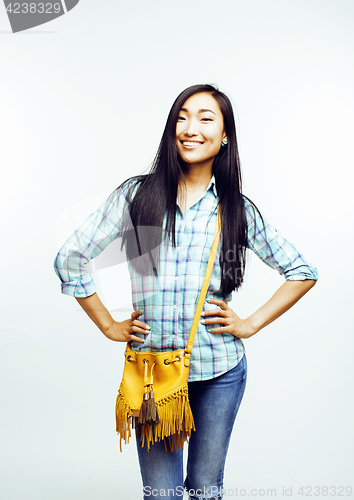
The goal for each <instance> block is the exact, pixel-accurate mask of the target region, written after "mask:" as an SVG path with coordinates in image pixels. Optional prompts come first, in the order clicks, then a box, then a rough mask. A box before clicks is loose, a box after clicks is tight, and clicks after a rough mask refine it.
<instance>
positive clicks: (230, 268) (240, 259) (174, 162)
mask: <svg viewBox="0 0 354 500" xmlns="http://www.w3.org/2000/svg"><path fill="white" fill-rule="evenodd" d="M200 92H208V93H210V94H211V95H212V97H213V98H214V99H215V100H216V101H217V103H218V105H219V107H220V110H221V113H222V115H223V118H224V131H225V133H226V136H227V140H228V142H227V146H225V147H220V151H219V153H218V154H217V155H216V157H215V159H214V162H213V175H214V176H215V183H216V190H217V194H218V197H219V203H220V208H221V221H222V222H221V226H222V233H221V234H222V248H221V252H220V267H221V289H220V293H221V294H222V295H223V296H225V295H227V294H228V293H231V292H232V291H233V290H235V289H236V290H237V289H238V288H239V287H240V286H241V284H242V282H243V276H244V272H245V264H246V249H247V241H248V239H247V220H246V210H245V206H244V198H245V197H244V196H243V195H242V179H241V165H240V159H239V153H238V146H237V139H236V127H235V119H234V113H233V109H232V105H231V102H230V100H229V98H228V97H227V96H226V95H225V94H224V93H223V92H221V91H220V90H218V89H217V87H215V86H213V85H209V84H206V85H203V84H202V85H193V86H191V87H188V88H187V89H185V90H184V91H183V92H182V93H181V94H180V95H179V96H178V97H177V99H176V100H175V102H174V103H173V105H172V108H171V110H170V113H169V115H168V118H167V122H166V126H165V130H164V132H163V135H162V139H161V142H160V145H159V148H158V151H157V154H156V157H155V159H154V161H153V163H152V166H151V169H150V172H149V173H148V174H147V175H141V176H137V177H135V178H133V179H135V180H136V183H132V184H131V186H132V187H131V189H135V190H136V192H135V195H134V196H133V197H132V198H131V200H130V203H129V213H128V216H129V224H128V223H127V224H126V231H125V232H124V234H123V243H122V244H126V251H127V257H128V259H129V260H130V262H131V263H132V264H133V266H134V267H135V268H136V269H137V270H138V271H139V272H141V273H142V274H145V270H146V269H147V267H150V269H151V267H152V269H153V272H154V273H155V274H157V273H158V260H159V259H158V252H156V251H155V252H154V250H156V249H157V248H158V247H159V244H160V243H161V239H162V238H163V234H165V235H166V236H168V237H172V238H171V239H172V244H173V245H175V244H176V240H175V225H176V208H177V205H176V200H177V190H178V186H179V184H180V183H181V182H182V183H183V179H184V176H183V168H182V166H183V165H182V163H181V160H180V159H179V157H178V154H177V147H176V124H177V119H178V116H179V113H180V109H181V107H182V106H183V104H184V103H185V102H186V100H187V99H189V98H190V97H191V96H193V95H194V94H197V93H200ZM123 184H125V183H123ZM122 186H123V185H122ZM120 187H121V186H120ZM118 189H119V188H118ZM128 198H129V196H128ZM249 201H250V200H249ZM251 205H252V206H253V207H254V209H255V210H257V212H258V213H259V211H258V209H257V207H255V205H254V204H253V203H252V202H251ZM165 214H166V225H165V226H164V228H163V227H162V226H163V221H164V217H165ZM127 220H128V219H127ZM149 228H151V229H149ZM156 228H157V230H156ZM143 255H145V256H148V258H149V261H150V263H152V266H151V265H150V266H146V261H145V263H143V264H142V260H141V259H138V258H137V257H139V256H143ZM230 255H232V258H228V256H230Z"/></svg>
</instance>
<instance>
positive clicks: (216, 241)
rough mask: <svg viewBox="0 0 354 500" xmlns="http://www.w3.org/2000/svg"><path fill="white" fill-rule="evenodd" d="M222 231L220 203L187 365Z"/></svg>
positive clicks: (187, 351) (186, 355)
mask: <svg viewBox="0 0 354 500" xmlns="http://www.w3.org/2000/svg"><path fill="white" fill-rule="evenodd" d="M220 232H221V213H220V205H219V206H218V215H217V217H216V224H215V233H214V240H213V244H212V246H211V250H210V255H209V260H208V264H207V268H206V271H205V276H204V281H203V285H202V288H201V290H200V295H199V299H198V303H197V308H196V310H195V315H194V319H193V323H192V328H191V332H190V334H189V339H188V342H187V346H186V348H185V363H184V364H185V366H189V359H190V356H191V352H192V349H193V344H194V339H195V334H196V332H197V327H198V323H199V319H200V315H201V312H202V309H203V304H204V300H205V297H206V294H207V291H208V287H209V281H210V277H211V273H212V271H213V267H214V262H215V257H216V252H217V249H218V244H219V239H220Z"/></svg>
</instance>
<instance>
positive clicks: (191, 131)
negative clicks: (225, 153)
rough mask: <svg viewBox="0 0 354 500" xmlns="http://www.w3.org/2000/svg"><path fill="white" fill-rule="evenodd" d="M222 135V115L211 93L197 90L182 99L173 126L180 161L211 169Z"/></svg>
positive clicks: (223, 133) (224, 135)
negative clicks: (184, 100) (175, 123)
mask: <svg viewBox="0 0 354 500" xmlns="http://www.w3.org/2000/svg"><path fill="white" fill-rule="evenodd" d="M225 137H226V134H225V132H224V118H223V115H222V113H221V111H220V108H219V105H218V103H217V101H216V100H215V99H214V97H213V96H212V95H211V94H209V93H208V92H200V93H198V94H194V95H193V96H192V97H190V98H189V99H187V100H186V102H185V103H184V104H183V106H182V108H181V110H180V113H179V117H178V120H177V125H176V144H177V152H178V155H179V157H180V158H181V160H182V161H183V162H185V163H186V164H189V165H193V164H196V165H198V166H199V167H200V166H205V167H209V168H211V166H212V164H213V161H214V158H215V156H216V155H217V154H218V152H219V151H220V147H221V142H222V140H223V139H224V138H225Z"/></svg>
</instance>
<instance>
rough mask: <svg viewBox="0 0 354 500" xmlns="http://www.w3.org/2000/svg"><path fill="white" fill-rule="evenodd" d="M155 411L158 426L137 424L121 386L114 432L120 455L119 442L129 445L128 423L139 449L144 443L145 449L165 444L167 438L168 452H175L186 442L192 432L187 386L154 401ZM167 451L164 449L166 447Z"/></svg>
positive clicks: (129, 431)
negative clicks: (116, 436)
mask: <svg viewBox="0 0 354 500" xmlns="http://www.w3.org/2000/svg"><path fill="white" fill-rule="evenodd" d="M156 407H157V411H158V414H159V420H160V422H159V423H158V424H139V423H138V418H136V417H133V412H132V409H131V403H130V401H129V396H128V394H127V392H126V391H125V389H124V386H123V385H121V386H120V388H119V391H118V396H117V401H116V430H117V433H118V434H119V435H120V451H122V441H123V440H124V443H125V444H127V443H129V438H130V437H131V422H132V420H133V427H135V428H136V430H137V436H138V437H140V440H141V443H142V444H141V446H144V444H145V443H146V446H147V449H148V450H149V449H150V445H151V444H154V441H155V442H157V441H161V440H164V441H165V447H166V438H170V439H169V440H168V442H169V448H170V451H171V452H172V451H173V450H174V449H176V450H177V451H178V450H179V449H180V448H181V447H182V448H183V445H184V443H185V442H186V441H187V442H188V439H189V438H190V435H191V431H192V430H195V426H194V420H193V415H192V410H191V407H190V405H189V399H188V385H187V384H184V385H183V386H182V387H180V388H179V389H178V390H177V391H176V392H174V393H172V394H169V395H168V396H165V397H163V398H161V399H159V400H158V401H156ZM166 451H167V447H166Z"/></svg>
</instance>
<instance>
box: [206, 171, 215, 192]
mask: <svg viewBox="0 0 354 500" xmlns="http://www.w3.org/2000/svg"><path fill="white" fill-rule="evenodd" d="M209 189H211V190H212V191H213V193H214V195H215V196H217V195H218V194H217V192H216V183H215V177H214V176H212V178H211V179H210V182H209V184H208V186H207V188H206V191H209Z"/></svg>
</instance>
